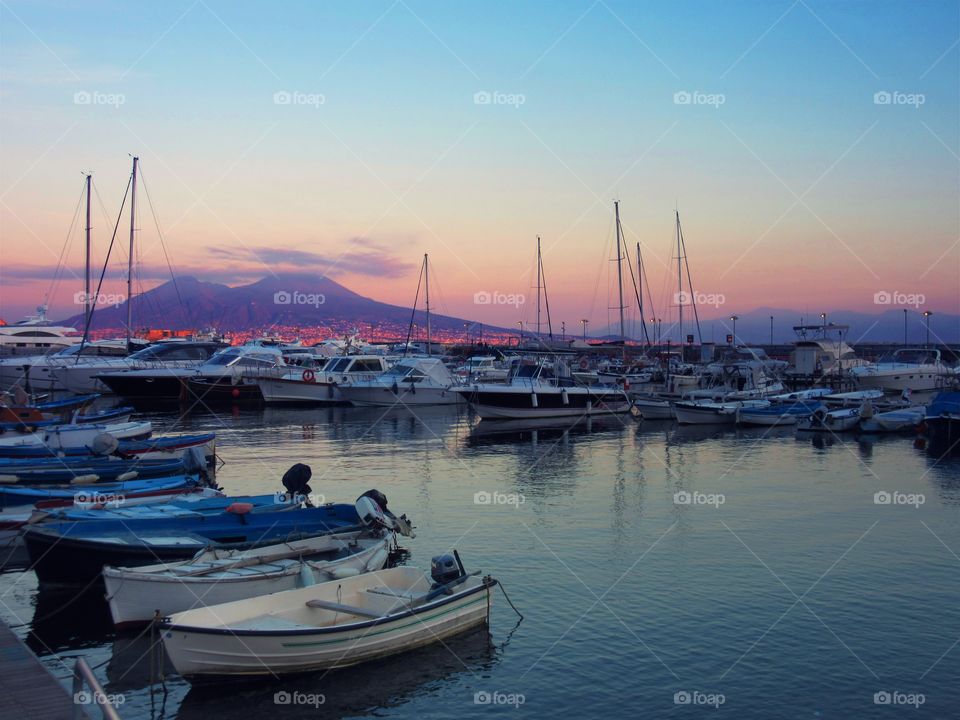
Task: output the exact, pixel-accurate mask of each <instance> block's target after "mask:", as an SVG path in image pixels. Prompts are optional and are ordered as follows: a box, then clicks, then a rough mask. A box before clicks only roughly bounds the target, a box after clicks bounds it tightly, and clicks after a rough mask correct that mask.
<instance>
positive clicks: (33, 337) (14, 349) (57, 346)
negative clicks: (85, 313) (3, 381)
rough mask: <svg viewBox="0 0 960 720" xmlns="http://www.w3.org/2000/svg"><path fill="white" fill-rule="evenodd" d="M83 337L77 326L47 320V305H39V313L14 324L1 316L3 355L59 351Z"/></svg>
mask: <svg viewBox="0 0 960 720" xmlns="http://www.w3.org/2000/svg"><path fill="white" fill-rule="evenodd" d="M80 340H81V337H80V335H78V334H77V330H76V328H72V327H66V326H64V325H52V324H51V323H50V321H49V320H47V306H46V305H40V306H39V307H38V308H37V314H36V315H31V316H29V317H27V318H25V319H23V320H21V321H19V322H16V323H14V324H13V325H7V324H6V323H4V322H3V321H2V320H0V356H18V357H23V356H36V355H46V354H48V353H51V352H58V351H60V350H62V349H64V348H67V347H70V346H71V345H76V344H77V343H79V342H80Z"/></svg>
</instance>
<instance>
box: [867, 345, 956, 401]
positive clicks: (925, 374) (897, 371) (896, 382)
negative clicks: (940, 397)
mask: <svg viewBox="0 0 960 720" xmlns="http://www.w3.org/2000/svg"><path fill="white" fill-rule="evenodd" d="M850 376H851V377H852V378H853V379H854V381H855V382H856V383H857V385H858V386H859V387H861V388H865V389H867V388H880V389H882V390H883V391H884V392H888V393H901V392H903V391H904V390H907V389H909V390H912V391H914V392H916V391H923V390H937V389H940V388H943V387H944V386H945V385H946V384H948V382H949V381H950V380H951V379H953V378H955V377H956V373H955V370H954V369H953V368H951V367H950V366H948V365H946V364H945V363H944V362H943V360H942V359H941V357H940V351H939V350H936V349H933V348H903V349H901V350H897V351H896V352H894V353H893V355H892V356H891V357H889V358H882V359H881V360H879V361H877V362H875V363H873V364H872V365H863V366H861V367H855V368H853V369H852V370H850Z"/></svg>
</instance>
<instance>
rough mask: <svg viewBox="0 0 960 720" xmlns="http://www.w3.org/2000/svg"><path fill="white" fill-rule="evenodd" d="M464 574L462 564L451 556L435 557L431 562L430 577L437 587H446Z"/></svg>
mask: <svg viewBox="0 0 960 720" xmlns="http://www.w3.org/2000/svg"><path fill="white" fill-rule="evenodd" d="M462 574H463V572H462V570H461V568H460V563H458V562H457V559H456V558H455V557H454V556H453V555H450V554H444V555H435V556H434V557H433V559H432V560H431V561H430V577H432V578H433V582H435V583H436V584H437V585H446V584H447V583H448V582H452V581H454V580H456V579H457V578H458V577H460V576H461V575H462Z"/></svg>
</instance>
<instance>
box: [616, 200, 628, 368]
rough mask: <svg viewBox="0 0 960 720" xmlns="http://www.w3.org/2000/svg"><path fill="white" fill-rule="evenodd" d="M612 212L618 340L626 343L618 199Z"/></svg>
mask: <svg viewBox="0 0 960 720" xmlns="http://www.w3.org/2000/svg"><path fill="white" fill-rule="evenodd" d="M613 212H614V215H615V217H616V224H617V292H618V296H617V297H618V298H619V306H620V340H622V341H623V342H624V343H626V340H627V331H626V325H625V324H624V320H623V265H622V261H623V252H622V251H621V249H620V202H619V201H618V200H614V201H613ZM624 352H626V350H624Z"/></svg>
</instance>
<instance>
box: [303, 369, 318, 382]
mask: <svg viewBox="0 0 960 720" xmlns="http://www.w3.org/2000/svg"><path fill="white" fill-rule="evenodd" d="M303 381H304V382H309V383H312V382H316V381H317V374H316V373H315V372H314V371H313V370H310V369H309V368H308V369H307V370H304V371H303Z"/></svg>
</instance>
